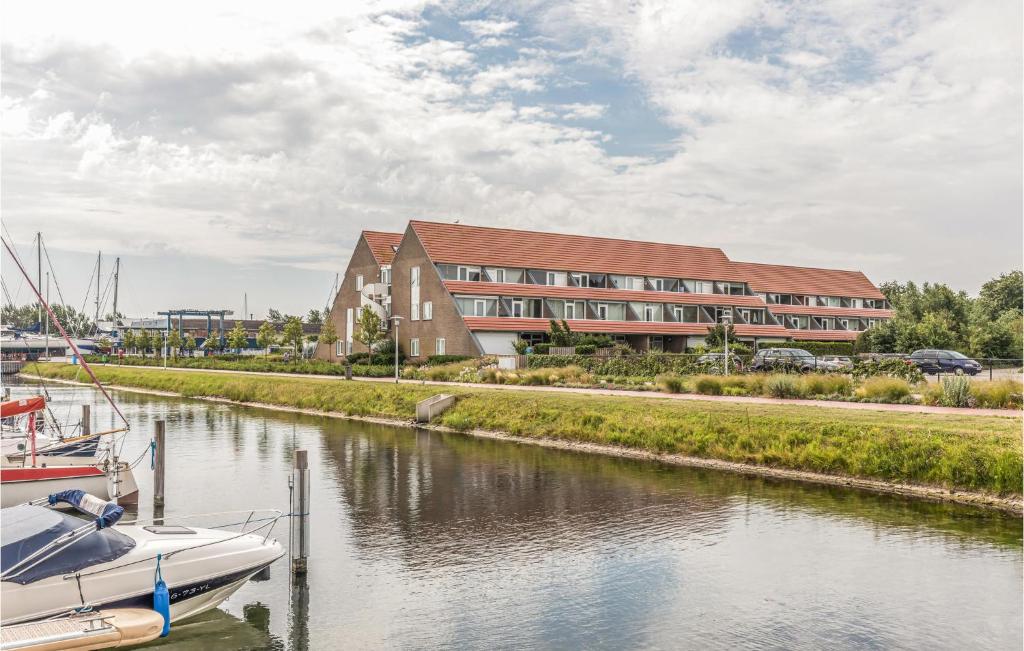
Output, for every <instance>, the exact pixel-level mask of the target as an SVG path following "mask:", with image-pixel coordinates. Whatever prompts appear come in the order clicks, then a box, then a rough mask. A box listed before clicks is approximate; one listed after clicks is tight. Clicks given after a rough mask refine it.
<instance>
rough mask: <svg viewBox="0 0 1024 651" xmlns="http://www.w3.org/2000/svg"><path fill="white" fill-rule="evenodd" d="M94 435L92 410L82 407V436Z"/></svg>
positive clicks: (86, 406)
mask: <svg viewBox="0 0 1024 651" xmlns="http://www.w3.org/2000/svg"><path fill="white" fill-rule="evenodd" d="M90 434H92V408H91V407H90V406H89V405H82V436H88V435H90Z"/></svg>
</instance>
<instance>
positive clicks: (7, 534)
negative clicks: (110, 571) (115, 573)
mask: <svg viewBox="0 0 1024 651" xmlns="http://www.w3.org/2000/svg"><path fill="white" fill-rule="evenodd" d="M85 524H89V521H88V520H83V519H81V518H76V517H75V516H73V515H68V514H66V513H61V512H59V511H54V510H52V509H48V508H46V507H42V506H31V505H28V504H23V505H21V506H14V507H11V508H8V509H3V512H2V514H0V541H2V542H3V546H2V547H0V572H4V573H6V572H7V570H8V569H9V568H12V567H14V566H15V565H17V564H18V563H19V562H21V561H22V560H23V559H25V558H27V557H28V556H30V555H32V554H33V553H35V552H36V551H38V550H40V549H42V548H43V547H45V546H46V545H48V544H50V543H51V542H53V541H54V540H56V539H57V538H58V537H60V536H62V535H64V534H66V533H68V532H69V531H73V530H75V529H78V528H79V527H81V526H82V525H85ZM133 547H135V541H134V540H133V539H132V538H130V537H129V536H126V535H124V534H123V533H119V532H118V531H116V530H114V529H100V530H98V531H94V532H92V533H90V534H89V535H87V536H84V537H82V538H80V539H79V540H78V541H77V542H75V543H74V544H72V545H70V546H68V547H67V548H66V549H62V550H59V551H57V552H56V553H54V554H53V555H51V556H49V557H48V558H46V559H45V560H43V561H40V562H39V563H38V564H34V563H35V561H29V563H28V564H27V565H26V567H28V566H31V567H29V569H27V570H24V571H21V572H18V571H17V570H16V574H15V575H14V576H11V577H6V578H4V581H13V582H15V583H20V584H22V585H25V584H28V583H33V582H35V581H38V580H40V579H45V578H47V577H50V576H55V575H58V574H70V573H73V572H77V571H79V570H81V569H83V568H86V567H91V566H93V565H98V564H100V563H106V562H109V561H112V560H114V559H116V558H120V557H121V556H123V555H125V554H127V553H128V552H129V551H131V549H132V548H133ZM44 556H45V554H44ZM33 564H34V565H33Z"/></svg>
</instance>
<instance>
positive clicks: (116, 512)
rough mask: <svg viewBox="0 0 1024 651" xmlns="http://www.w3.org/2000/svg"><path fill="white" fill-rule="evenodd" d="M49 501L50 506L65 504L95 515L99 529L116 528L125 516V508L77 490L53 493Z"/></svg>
mask: <svg viewBox="0 0 1024 651" xmlns="http://www.w3.org/2000/svg"><path fill="white" fill-rule="evenodd" d="M47 501H48V502H49V503H50V506H53V505H54V504H56V503H57V502H64V503H66V504H70V505H71V506H73V507H75V508H76V509H78V510H79V511H81V512H82V513H85V514H86V515H95V516H96V528H97V529H103V528H104V527H112V526H114V524H115V523H116V522H117V521H118V520H120V519H121V516H122V515H124V507H122V506H118V505H117V504H114V503H113V502H106V501H104V500H101V499H100V498H98V497H95V496H93V495H90V494H88V493H86V492H85V491H83V490H79V489H77V488H73V489H71V490H66V491H60V492H59V493H51V494H50V496H49V497H48V498H47Z"/></svg>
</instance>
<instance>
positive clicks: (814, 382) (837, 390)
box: [800, 373, 853, 396]
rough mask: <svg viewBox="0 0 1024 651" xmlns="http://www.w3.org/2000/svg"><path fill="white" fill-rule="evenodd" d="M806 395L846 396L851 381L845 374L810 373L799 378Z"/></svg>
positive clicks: (850, 388) (850, 391)
mask: <svg viewBox="0 0 1024 651" xmlns="http://www.w3.org/2000/svg"><path fill="white" fill-rule="evenodd" d="M800 382H801V384H802V385H803V393H804V395H807V396H848V395H850V394H851V393H853V382H852V381H851V380H850V378H848V377H847V376H845V375H835V374H819V373H811V374H809V375H805V376H804V377H802V378H801V379H800Z"/></svg>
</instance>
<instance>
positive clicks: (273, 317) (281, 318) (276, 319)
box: [267, 308, 287, 325]
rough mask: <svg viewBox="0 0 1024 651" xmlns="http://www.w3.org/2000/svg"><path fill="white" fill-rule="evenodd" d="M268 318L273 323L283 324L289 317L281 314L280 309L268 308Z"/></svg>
mask: <svg viewBox="0 0 1024 651" xmlns="http://www.w3.org/2000/svg"><path fill="white" fill-rule="evenodd" d="M267 320H268V321H270V322H271V323H273V324H274V325H281V324H282V323H284V322H285V321H286V320H287V319H286V317H285V315H283V314H281V313H280V312H279V311H277V310H275V309H274V308H270V309H269V310H267Z"/></svg>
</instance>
